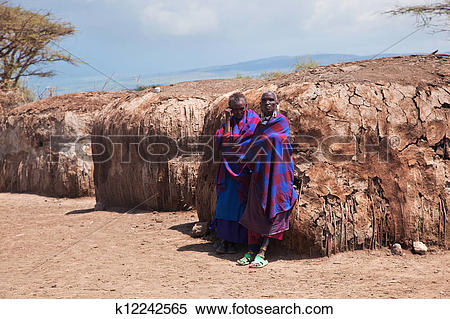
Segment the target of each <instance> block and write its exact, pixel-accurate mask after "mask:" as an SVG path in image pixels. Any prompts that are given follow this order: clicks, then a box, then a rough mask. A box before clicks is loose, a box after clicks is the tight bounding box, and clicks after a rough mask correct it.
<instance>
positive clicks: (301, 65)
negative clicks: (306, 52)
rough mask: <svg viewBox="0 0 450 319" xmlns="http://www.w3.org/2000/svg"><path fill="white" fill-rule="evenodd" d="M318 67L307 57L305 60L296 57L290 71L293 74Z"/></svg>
mask: <svg viewBox="0 0 450 319" xmlns="http://www.w3.org/2000/svg"><path fill="white" fill-rule="evenodd" d="M317 66H319V63H318V62H317V61H315V60H313V59H311V58H310V57H309V56H308V57H305V58H301V57H298V58H297V62H296V63H294V65H293V66H292V69H293V70H294V72H297V71H301V70H305V69H311V68H315V67H317Z"/></svg>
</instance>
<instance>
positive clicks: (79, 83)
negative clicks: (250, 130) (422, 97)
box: [30, 52, 448, 94]
mask: <svg viewBox="0 0 450 319" xmlns="http://www.w3.org/2000/svg"><path fill="white" fill-rule="evenodd" d="M446 53H448V52H446ZM410 54H411V53H400V54H381V55H379V56H376V57H377V58H381V57H391V56H404V55H410ZM306 57H308V58H311V59H313V60H314V61H317V63H318V64H319V65H328V64H335V63H339V62H351V61H359V60H368V59H372V58H374V55H366V56H362V55H353V54H313V55H303V56H275V57H269V58H264V59H257V60H250V61H245V62H239V63H234V64H226V65H216V66H209V67H203V68H196V69H189V70H180V71H177V72H170V73H159V74H147V75H146V74H145V73H144V74H141V75H140V76H139V81H138V80H137V79H136V76H129V75H128V76H114V79H115V80H116V81H117V82H119V83H121V84H122V85H123V86H125V87H128V88H130V89H133V88H136V87H137V85H138V84H140V85H154V84H159V85H166V84H172V83H177V82H182V81H194V80H207V79H224V78H235V77H236V75H237V74H240V75H242V76H250V77H254V78H257V77H258V76H259V75H260V74H261V73H263V72H274V71H280V72H285V73H289V72H292V69H293V65H294V63H296V62H297V59H298V58H306ZM33 83H37V85H36V86H39V87H41V88H42V87H43V88H45V87H46V86H50V87H55V88H56V91H57V94H63V93H71V92H82V91H97V90H102V89H104V90H123V86H122V87H121V86H120V85H118V84H116V83H114V82H113V81H110V80H107V79H105V77H103V76H101V75H98V74H95V75H90V76H87V75H86V76H72V75H70V74H61V75H58V76H55V77H53V78H47V79H42V78H39V79H30V84H33Z"/></svg>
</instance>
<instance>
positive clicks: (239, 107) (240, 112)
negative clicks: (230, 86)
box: [230, 99, 246, 120]
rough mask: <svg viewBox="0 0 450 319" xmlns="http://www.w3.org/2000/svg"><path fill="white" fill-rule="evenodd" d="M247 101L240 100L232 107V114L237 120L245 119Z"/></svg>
mask: <svg viewBox="0 0 450 319" xmlns="http://www.w3.org/2000/svg"><path fill="white" fill-rule="evenodd" d="M245 106H246V105H245V101H244V100H243V99H239V100H238V101H237V102H236V103H234V104H232V105H231V106H230V108H231V114H232V115H233V116H234V117H235V118H236V119H237V120H241V119H242V118H243V117H244V112H245Z"/></svg>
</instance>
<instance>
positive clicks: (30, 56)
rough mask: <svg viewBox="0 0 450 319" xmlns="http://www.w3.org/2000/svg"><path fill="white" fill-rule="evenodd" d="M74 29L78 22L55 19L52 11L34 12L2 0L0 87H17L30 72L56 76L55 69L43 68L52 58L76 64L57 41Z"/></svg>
mask: <svg viewBox="0 0 450 319" xmlns="http://www.w3.org/2000/svg"><path fill="white" fill-rule="evenodd" d="M74 32H75V27H74V26H72V25H71V24H70V23H68V22H63V21H57V20H55V18H54V17H53V16H52V15H51V14H50V13H39V12H33V11H29V10H25V9H23V8H22V7H20V6H17V7H13V6H9V5H8V3H7V2H6V1H4V2H1V3H0V87H1V88H11V87H17V86H18V85H19V80H20V78H22V77H26V76H39V77H49V76H53V75H54V72H52V71H45V70H43V69H42V68H41V67H43V66H45V65H46V64H48V63H51V62H56V61H65V62H69V63H72V64H75V63H76V61H75V59H73V57H72V56H71V55H70V54H66V53H65V52H64V51H63V50H61V49H58V48H55V45H54V44H55V43H56V42H57V41H60V40H61V38H63V37H65V36H68V35H72V34H74Z"/></svg>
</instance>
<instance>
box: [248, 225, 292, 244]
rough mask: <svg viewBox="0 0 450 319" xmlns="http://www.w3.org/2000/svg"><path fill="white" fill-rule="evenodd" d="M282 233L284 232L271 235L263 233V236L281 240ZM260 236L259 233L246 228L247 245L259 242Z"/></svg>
mask: <svg viewBox="0 0 450 319" xmlns="http://www.w3.org/2000/svg"><path fill="white" fill-rule="evenodd" d="M283 234H284V232H281V233H278V234H273V235H264V237H269V238H273V239H278V240H283ZM262 237H263V236H262V235H261V234H258V233H255V232H252V231H251V230H250V229H249V230H248V244H249V245H254V244H260V243H261V238H262Z"/></svg>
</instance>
